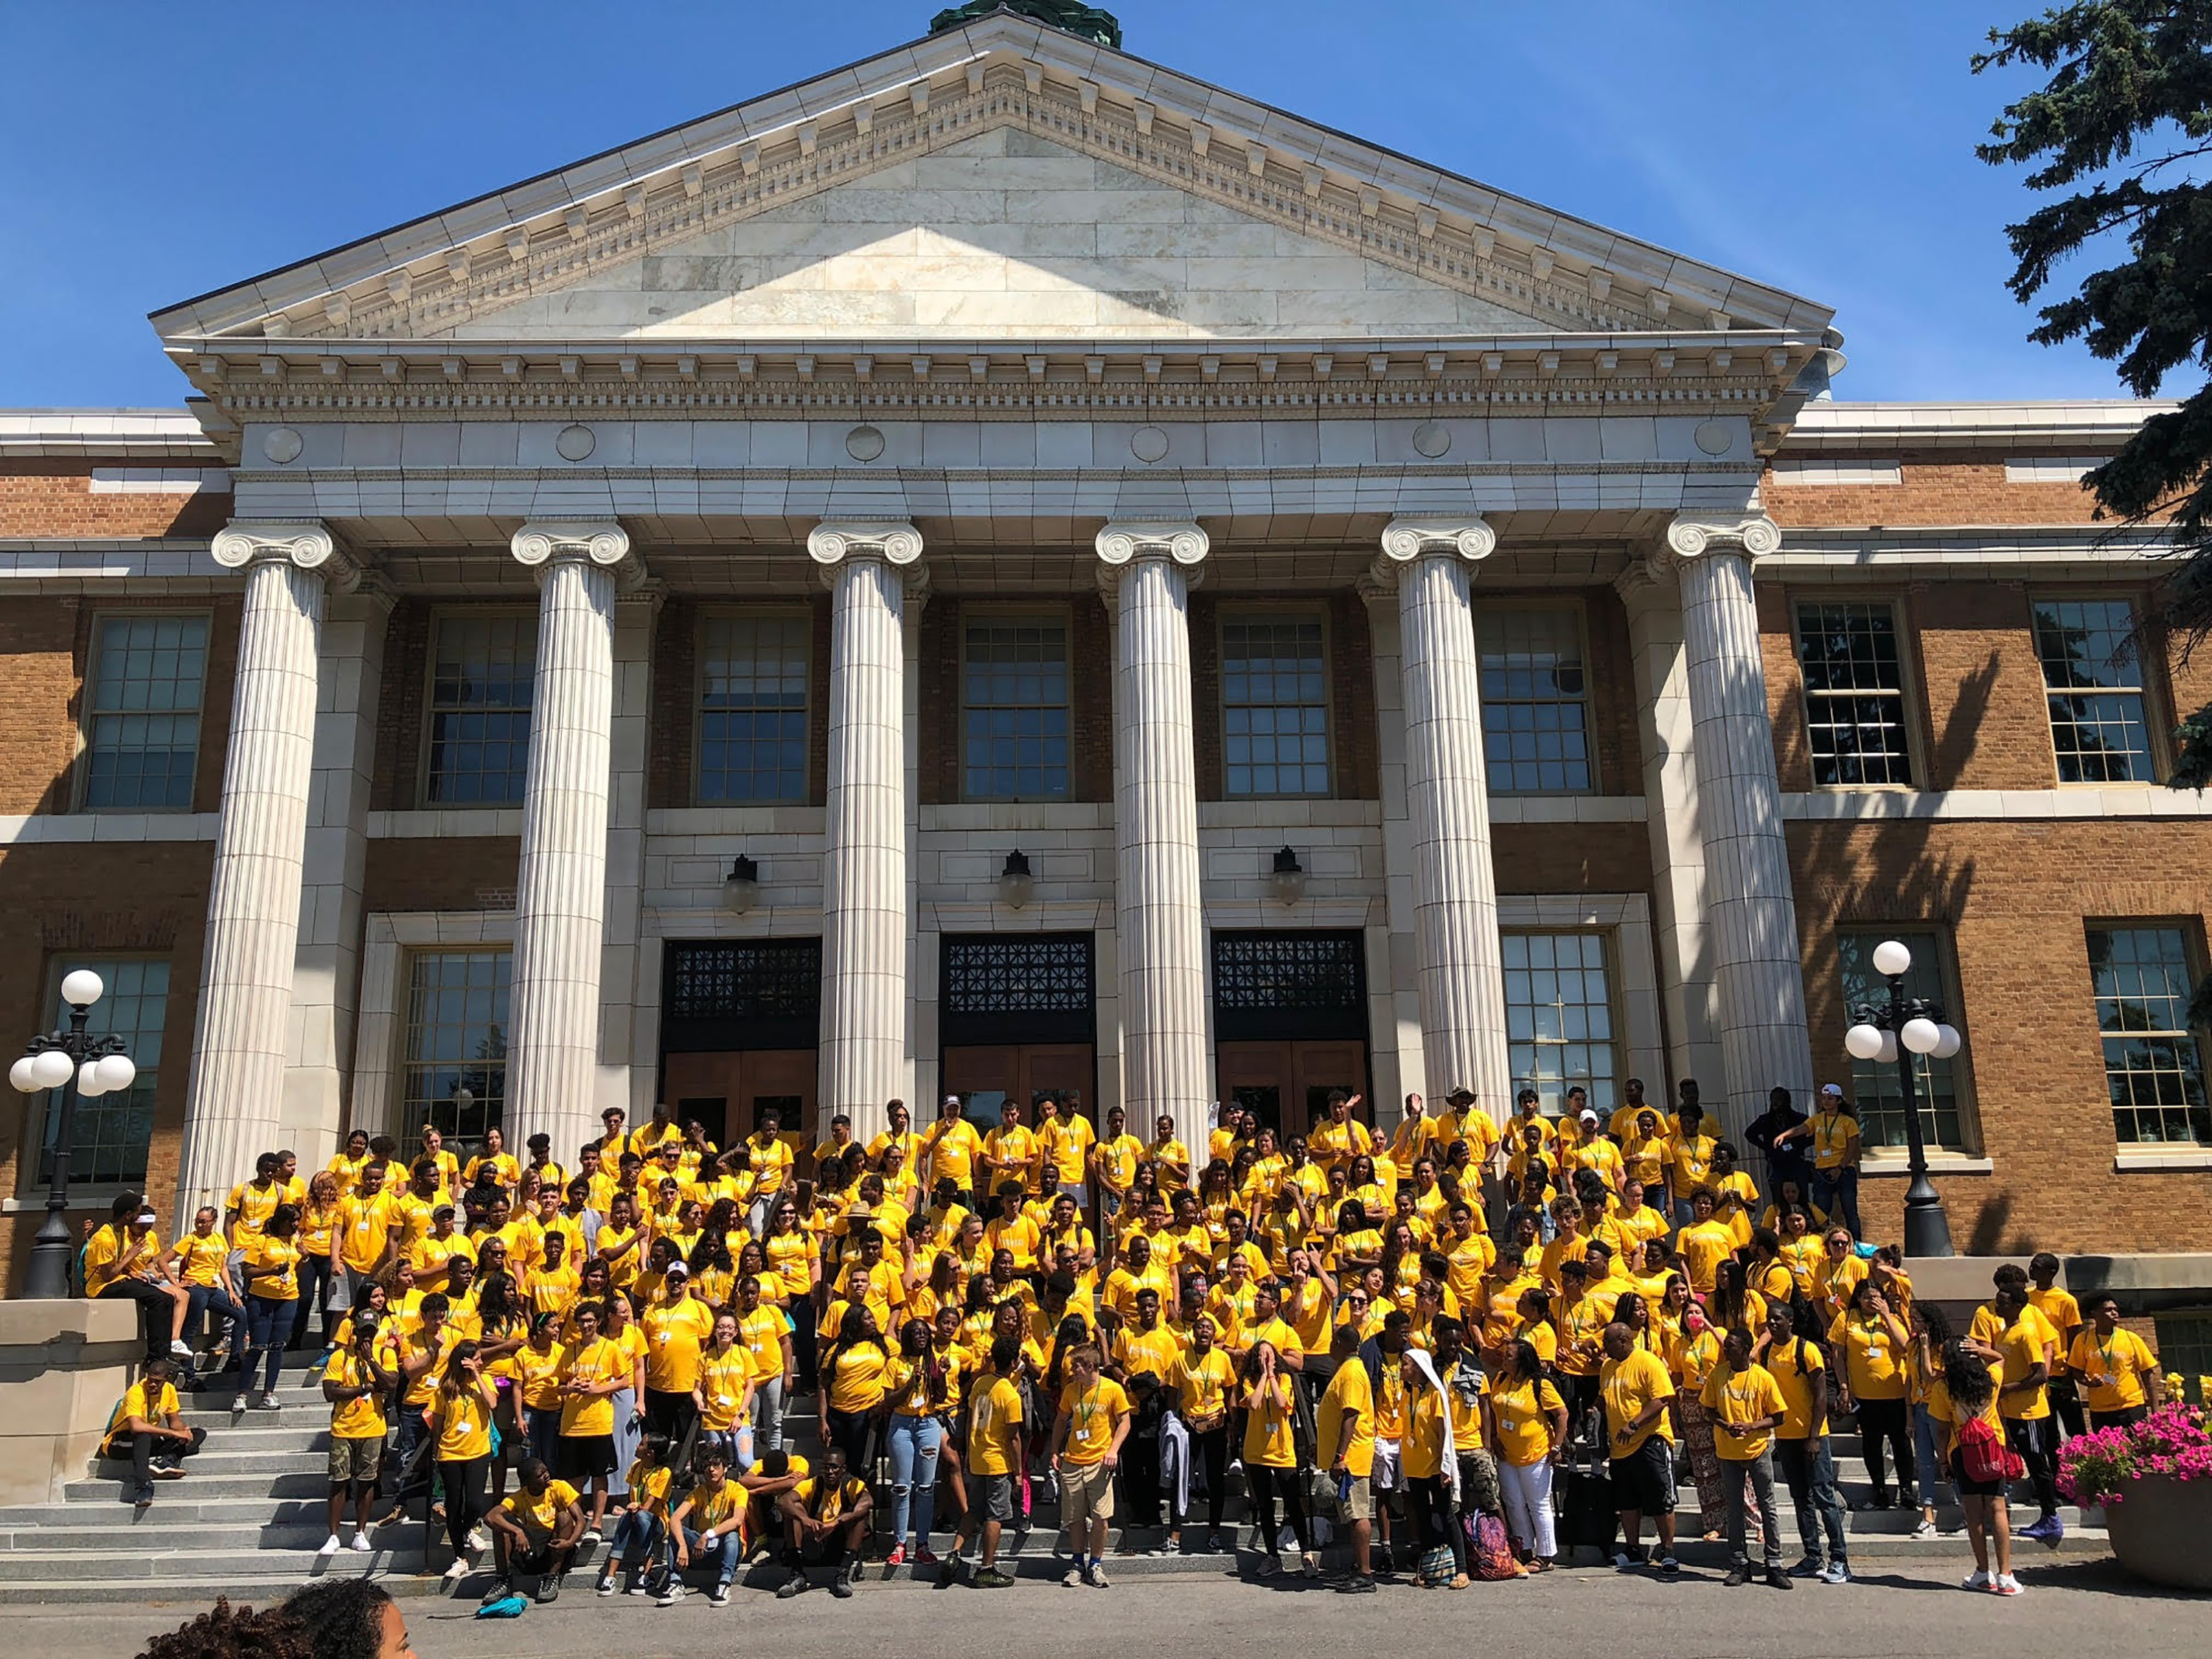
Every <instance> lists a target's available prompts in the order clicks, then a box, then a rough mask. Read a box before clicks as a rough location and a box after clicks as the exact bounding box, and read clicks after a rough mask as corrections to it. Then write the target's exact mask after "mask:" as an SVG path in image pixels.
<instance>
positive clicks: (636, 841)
mask: <svg viewBox="0 0 2212 1659" xmlns="http://www.w3.org/2000/svg"><path fill="white" fill-rule="evenodd" d="M667 598H668V590H667V588H666V586H665V585H664V584H662V583H660V582H657V581H647V582H641V583H640V584H639V585H638V586H635V588H632V589H631V590H630V591H629V592H623V593H618V594H617V595H616V598H615V621H614V642H613V647H612V658H613V671H614V682H613V684H614V696H613V706H612V710H611V717H610V719H609V721H608V733H609V740H608V753H609V773H608V784H607V896H606V912H605V921H604V922H603V924H602V927H601V932H600V947H599V1026H600V1029H599V1073H598V1085H597V1094H596V1097H595V1098H594V1099H593V1102H592V1113H593V1119H594V1121H597V1115H598V1114H599V1113H600V1112H603V1111H605V1109H607V1108H608V1107H610V1106H619V1107H620V1108H621V1109H623V1111H625V1112H627V1113H628V1114H629V1121H631V1122H633V1123H641V1122H643V1121H645V1119H646V1118H647V1117H649V1116H651V1115H652V1114H653V1095H654V1092H655V1087H656V1085H657V1082H658V1077H659V1021H658V1018H657V1011H647V1010H645V1009H643V1008H642V1007H641V1003H642V1001H643V999H642V998H641V995H640V993H639V988H638V987H639V975H640V974H641V972H642V971H643V969H644V967H645V957H646V955H647V945H646V942H645V939H644V919H645V769H646V758H647V753H648V751H649V750H650V747H651V732H652V728H653V631H654V629H655V627H656V625H657V623H658V622H659V617H660V607H661V606H662V605H663V604H665V602H666V600H667ZM588 1138H589V1137H588V1136H587V1137H586V1139H588ZM513 1152H514V1155H515V1156H516V1157H517V1158H520V1157H522V1156H523V1153H524V1148H523V1147H521V1146H519V1145H517V1146H513ZM575 1152H576V1149H575V1147H574V1146H562V1145H561V1144H560V1143H559V1142H558V1141H556V1142H555V1143H554V1145H553V1156H554V1158H555V1159H556V1161H558V1162H560V1163H562V1164H568V1163H571V1162H573V1161H574V1158H575Z"/></svg>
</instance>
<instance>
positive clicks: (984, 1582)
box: [968, 1567, 1014, 1589]
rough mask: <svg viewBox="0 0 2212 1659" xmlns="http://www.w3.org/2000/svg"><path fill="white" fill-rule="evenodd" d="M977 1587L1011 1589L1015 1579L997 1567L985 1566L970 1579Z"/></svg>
mask: <svg viewBox="0 0 2212 1659" xmlns="http://www.w3.org/2000/svg"><path fill="white" fill-rule="evenodd" d="M968 1582H969V1583H970V1584H972V1585H974V1586H975V1588H976V1589H1012V1587H1013V1583H1014V1581H1013V1580H1012V1578H1009V1577H1007V1576H1006V1574H1005V1573H1003V1572H1000V1571H999V1570H998V1569H997V1568H996V1567H985V1568H983V1569H982V1570H981V1571H979V1572H977V1573H976V1575H975V1577H973V1578H970V1579H969V1581H968Z"/></svg>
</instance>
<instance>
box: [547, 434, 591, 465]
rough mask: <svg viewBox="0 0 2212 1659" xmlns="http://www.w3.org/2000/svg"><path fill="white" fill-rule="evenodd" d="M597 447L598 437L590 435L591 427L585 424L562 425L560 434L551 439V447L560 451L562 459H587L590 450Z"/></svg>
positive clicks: (589, 456) (589, 457)
mask: <svg viewBox="0 0 2212 1659" xmlns="http://www.w3.org/2000/svg"><path fill="white" fill-rule="evenodd" d="M553 447H554V448H555V449H556V450H558V451H559V452H560V454H561V459H562V460H564V461H582V460H588V459H591V453H592V451H593V450H594V449H597V448H598V447H599V439H598V438H597V437H595V436H593V435H592V428H589V427H587V426H564V427H562V428H561V431H560V435H558V436H557V437H556V438H555V439H554V440H553Z"/></svg>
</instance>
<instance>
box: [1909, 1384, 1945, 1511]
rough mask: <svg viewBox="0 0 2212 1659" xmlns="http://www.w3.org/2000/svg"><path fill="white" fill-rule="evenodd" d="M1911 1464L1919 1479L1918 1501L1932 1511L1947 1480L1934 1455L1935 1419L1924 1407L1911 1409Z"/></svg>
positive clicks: (1941, 1463) (1940, 1460) (1938, 1460)
mask: <svg viewBox="0 0 2212 1659" xmlns="http://www.w3.org/2000/svg"><path fill="white" fill-rule="evenodd" d="M1912 1463H1913V1468H1914V1472H1915V1473H1916V1474H1918V1475H1919V1477H1920V1501H1921V1502H1922V1503H1923V1504H1927V1505H1928V1506H1929V1508H1931V1509H1932V1508H1934V1507H1935V1505H1936V1493H1937V1492H1940V1491H1942V1488H1943V1486H1944V1485H1945V1484H1947V1480H1946V1474H1945V1471H1944V1468H1943V1462H1942V1459H1941V1458H1939V1457H1937V1456H1936V1419H1934V1418H1932V1417H1930V1416H1929V1414H1928V1407H1925V1406H1915V1407H1913V1408H1912Z"/></svg>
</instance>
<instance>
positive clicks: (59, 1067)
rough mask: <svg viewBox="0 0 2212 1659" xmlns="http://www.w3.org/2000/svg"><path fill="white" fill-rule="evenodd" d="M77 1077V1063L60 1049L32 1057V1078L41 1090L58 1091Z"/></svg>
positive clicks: (46, 1051) (49, 1050)
mask: <svg viewBox="0 0 2212 1659" xmlns="http://www.w3.org/2000/svg"><path fill="white" fill-rule="evenodd" d="M31 1076H32V1077H33V1079H35V1080H36V1081H37V1083H38V1085H39V1087H40V1088H41V1089H58V1088H60V1087H61V1086H62V1085H64V1084H65V1083H67V1082H68V1081H69V1080H70V1079H71V1078H73V1077H75V1076H76V1061H75V1060H71V1059H70V1057H69V1056H68V1055H67V1054H64V1053H63V1052H62V1051H61V1050H60V1049H58V1048H48V1049H46V1050H44V1051H43V1052H41V1053H39V1054H33V1055H32V1056H31Z"/></svg>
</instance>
